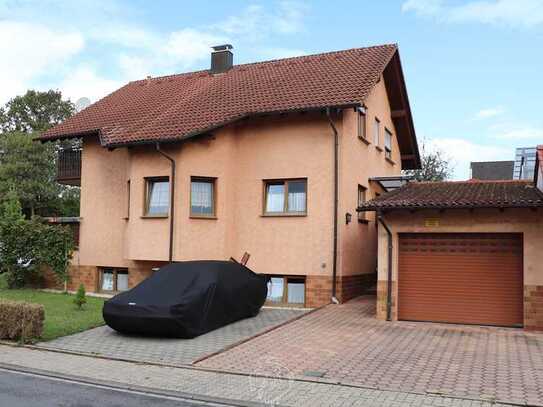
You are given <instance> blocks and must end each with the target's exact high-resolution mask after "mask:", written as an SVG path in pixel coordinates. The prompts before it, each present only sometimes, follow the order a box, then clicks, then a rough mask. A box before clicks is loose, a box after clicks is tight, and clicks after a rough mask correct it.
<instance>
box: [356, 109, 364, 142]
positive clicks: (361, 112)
mask: <svg viewBox="0 0 543 407" xmlns="http://www.w3.org/2000/svg"><path fill="white" fill-rule="evenodd" d="M358 138H360V139H362V140H366V110H365V109H364V108H362V107H360V108H358Z"/></svg>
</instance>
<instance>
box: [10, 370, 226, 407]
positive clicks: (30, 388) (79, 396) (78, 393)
mask: <svg viewBox="0 0 543 407" xmlns="http://www.w3.org/2000/svg"><path fill="white" fill-rule="evenodd" d="M91 406H100V407H124V406H127V407H149V406H153V407H154V406H158V407H174V406H175V407H180V406H182V407H185V406H186V407H189V406H190V407H202V406H206V407H210V406H224V404H209V403H201V402H194V401H189V400H184V399H180V398H174V397H165V396H160V395H150V394H148V393H139V392H132V391H127V390H121V389H113V388H109V387H102V386H97V385H89V384H83V383H79V382H74V381H68V380H63V379H54V378H48V377H47V376H40V375H34V374H26V373H18V372H13V371H8V370H4V369H0V407H91Z"/></svg>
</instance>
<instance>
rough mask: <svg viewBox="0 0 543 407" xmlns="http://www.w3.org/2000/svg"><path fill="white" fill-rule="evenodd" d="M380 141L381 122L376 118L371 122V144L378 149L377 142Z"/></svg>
mask: <svg viewBox="0 0 543 407" xmlns="http://www.w3.org/2000/svg"><path fill="white" fill-rule="evenodd" d="M380 139H381V122H380V121H379V119H378V118H377V117H376V118H375V120H374V121H373V144H375V146H376V147H379V141H380Z"/></svg>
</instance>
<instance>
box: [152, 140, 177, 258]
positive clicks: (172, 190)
mask: <svg viewBox="0 0 543 407" xmlns="http://www.w3.org/2000/svg"><path fill="white" fill-rule="evenodd" d="M155 147H156V151H157V152H158V153H159V154H160V155H162V156H163V157H164V158H166V159H167V160H168V161H170V164H171V169H172V175H171V178H170V243H169V250H168V261H169V262H170V263H172V261H173V225H174V208H175V205H174V198H175V160H174V159H173V158H172V157H170V156H169V155H168V154H166V153H165V152H164V151H162V150H161V149H160V143H158V142H157V143H156V144H155Z"/></svg>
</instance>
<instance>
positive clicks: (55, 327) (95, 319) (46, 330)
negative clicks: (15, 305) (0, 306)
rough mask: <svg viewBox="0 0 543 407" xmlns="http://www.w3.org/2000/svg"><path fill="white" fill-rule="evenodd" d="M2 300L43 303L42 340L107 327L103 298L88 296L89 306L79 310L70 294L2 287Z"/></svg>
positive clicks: (0, 293)
mask: <svg viewBox="0 0 543 407" xmlns="http://www.w3.org/2000/svg"><path fill="white" fill-rule="evenodd" d="M0 287H1V282H0ZM0 298H2V299H8V300H13V301H27V302H34V303H38V304H42V305H43V306H44V308H45V323H44V327H43V336H42V338H41V340H44V341H49V340H51V339H55V338H58V337H60V336H66V335H71V334H74V333H77V332H81V331H85V330H87V329H90V328H95V327H97V326H100V325H104V320H103V318H102V305H103V304H104V300H103V299H102V298H93V297H88V296H87V303H86V304H85V305H83V309H82V310H78V309H77V306H76V305H75V304H74V303H73V299H74V296H73V295H68V294H54V293H46V292H43V291H39V290H30V289H23V290H8V289H1V288H0Z"/></svg>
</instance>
